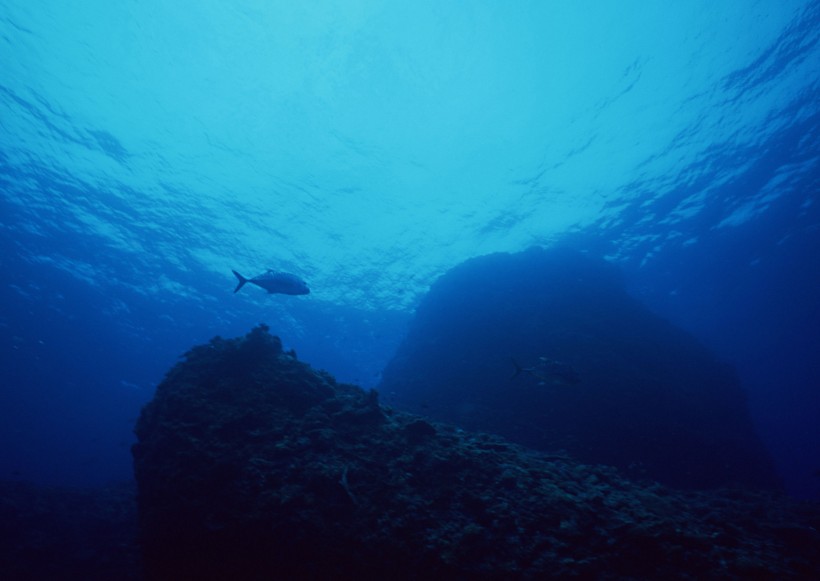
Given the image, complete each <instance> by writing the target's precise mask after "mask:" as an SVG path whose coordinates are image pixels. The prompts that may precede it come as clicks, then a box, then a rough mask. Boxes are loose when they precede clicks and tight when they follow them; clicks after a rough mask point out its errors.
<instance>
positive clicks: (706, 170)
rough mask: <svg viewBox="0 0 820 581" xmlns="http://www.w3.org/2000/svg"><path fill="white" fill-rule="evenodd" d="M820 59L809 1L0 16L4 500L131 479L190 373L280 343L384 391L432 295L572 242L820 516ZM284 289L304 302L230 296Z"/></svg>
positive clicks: (41, 5)
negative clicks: (178, 363) (819, 476)
mask: <svg viewBox="0 0 820 581" xmlns="http://www.w3.org/2000/svg"><path fill="white" fill-rule="evenodd" d="M819 38H820V5H818V3H817V2H806V1H796V0H781V1H778V2H773V1H759V2H752V1H748V2H746V1H727V2H718V3H716V2H701V1H691V0H687V1H681V2H675V3H664V2H637V1H632V2H593V1H579V2H572V3H569V2H549V1H539V2H519V3H509V2H494V1H486V2H469V3H467V2H424V1H422V2H412V3H407V2H384V3H383V2H365V1H361V2H353V1H342V2H270V1H257V2H252V1H238V2H213V1H197V2H191V1H188V2H159V1H156V0H154V1H146V2H134V1H130V2H115V3H112V2H102V1H99V0H93V1H92V0H89V1H87V2H82V3H79V4H77V3H66V2H55V1H42V2H22V1H21V2H11V1H3V2H0V71H1V72H0V184H2V190H1V191H2V196H1V197H0V243H1V244H2V253H3V254H2V256H3V265H4V269H3V281H2V282H3V285H2V286H3V290H2V296H3V304H4V309H3V313H2V314H1V315H0V325H1V326H2V327H1V328H2V332H3V334H4V335H5V339H4V351H5V355H4V357H5V361H6V364H7V367H6V368H7V369H8V370H9V371H8V373H9V376H8V378H7V381H5V382H4V384H5V387H3V388H2V389H3V390H4V391H5V392H6V393H5V394H4V396H3V401H4V402H5V404H6V405H5V406H4V409H5V410H6V411H4V412H0V414H7V416H8V417H7V418H6V420H4V422H5V426H6V427H4V428H2V430H3V431H4V433H3V434H2V435H3V439H4V441H5V442H7V444H6V446H7V447H8V448H9V450H10V451H9V454H10V456H7V457H10V458H11V460H10V461H9V462H8V466H7V469H6V470H5V472H3V473H0V476H2V475H3V474H5V475H6V476H9V475H11V476H15V477H21V478H31V479H35V480H44V481H55V482H64V481H65V482H86V481H96V480H104V479H106V478H110V477H116V476H120V475H122V474H127V473H128V470H129V468H128V466H129V459H128V456H127V442H128V441H129V438H130V435H129V431H130V424H129V421H130V420H131V419H133V417H134V416H135V414H136V412H135V410H136V409H138V406H139V404H141V403H142V402H144V401H145V400H146V399H147V398H149V397H150V394H151V390H152V385H153V384H155V382H156V381H157V380H158V379H159V377H161V374H162V372H163V371H164V370H165V369H167V367H168V366H169V365H170V363H171V362H173V360H174V357H176V355H177V354H179V353H180V352H182V351H184V350H185V349H187V348H188V347H189V346H190V345H191V343H192V342H194V341H200V340H203V339H205V338H208V337H210V336H212V335H215V334H222V335H226V336H228V335H233V334H238V333H241V332H244V331H246V330H247V329H248V328H249V326H250V325H251V324H254V323H256V322H258V321H260V320H265V321H266V322H268V323H269V324H271V326H272V328H273V330H274V331H275V332H277V333H279V334H280V335H282V337H283V340H284V341H285V343H286V345H291V346H294V347H295V348H296V349H297V350H298V351H299V353H300V356H301V357H302V358H304V359H306V360H308V361H311V362H314V363H316V364H317V365H318V366H320V367H322V366H323V367H326V368H328V369H329V370H330V371H331V372H333V373H336V374H338V375H339V376H340V377H342V378H343V379H346V380H349V381H357V382H359V383H362V384H364V385H374V384H376V383H377V382H378V373H379V370H380V369H381V368H382V367H383V365H384V363H385V361H386V360H387V359H388V358H389V356H390V354H391V353H392V350H393V349H394V348H395V345H396V344H397V342H398V340H399V339H400V337H401V335H402V333H403V330H404V325H405V323H406V320H407V318H408V317H409V316H410V314H411V313H412V310H413V308H414V306H415V305H416V304H417V303H418V301H419V299H420V297H421V296H422V295H423V294H424V292H425V291H426V290H427V288H428V287H429V285H430V284H431V282H433V281H434V280H435V279H436V278H437V277H438V276H439V275H441V274H442V273H444V272H446V271H447V270H448V269H449V268H451V267H453V266H454V265H456V264H458V263H460V262H462V261H463V260H465V259H468V258H470V257H474V256H478V255H482V254H486V253H490V252H498V251H518V250H522V249H525V248H527V247H529V246H532V245H546V246H549V245H552V244H556V243H562V244H569V245H573V246H576V247H578V248H582V249H585V250H589V251H591V252H594V253H597V254H601V255H603V256H606V257H607V258H608V259H610V260H612V261H613V262H615V263H617V264H618V265H619V266H620V267H621V268H622V269H623V270H624V272H625V274H626V278H627V281H628V284H629V285H630V288H631V290H632V292H633V294H635V295H636V296H639V297H640V298H642V300H644V301H645V302H646V303H647V304H648V305H650V306H651V307H652V308H653V309H655V310H656V311H657V312H660V313H661V314H663V315H664V316H667V317H669V318H670V319H672V320H673V321H675V322H676V323H678V324H680V325H682V326H684V327H686V328H687V329H689V330H691V331H692V332H694V333H695V334H696V335H698V336H699V337H700V338H701V339H702V340H703V341H704V342H706V343H707V344H708V345H710V346H711V347H712V348H713V349H716V350H717V351H718V352H719V354H720V355H721V356H722V357H723V358H725V359H727V360H729V361H730V362H732V363H734V364H735V365H736V366H738V369H739V373H740V375H741V377H742V378H743V379H744V382H745V384H746V385H747V389H748V390H749V393H750V405H751V406H752V410H753V414H754V415H755V417H756V419H757V421H758V423H759V426H760V430H761V433H762V434H763V436H764V439H765V440H766V441H767V443H768V444H769V446H770V448H771V449H772V450H773V451H774V452H775V455H776V456H777V458H778V462H779V466H780V468H781V472H782V474H783V475H784V477H785V478H786V479H787V481H788V483H789V485H790V487H791V490H792V491H794V492H795V493H796V494H799V495H803V496H811V495H814V494H817V493H818V492H820V484H818V482H817V481H816V479H815V480H812V477H811V476H810V473H811V471H813V470H816V469H818V468H820V465H818V464H817V462H818V460H817V458H816V452H814V450H816V449H818V447H820V430H818V427H817V422H816V417H817V414H818V413H820V403H818V396H817V393H816V392H817V386H818V385H820V372H819V371H818V369H817V365H816V363H813V361H814V359H816V351H815V347H816V346H818V345H820V340H818V333H819V332H818V328H820V307H818V299H817V298H816V294H817V289H818V288H820V285H818V283H820V275H818V271H820V268H818V262H817V252H816V251H817V250H818V249H819V248H820V244H818V225H820V219H819V218H818V207H817V202H818V190H819V188H818V186H819V185H820V178H819V177H818V176H820V172H819V171H818V151H820V147H818V127H820V117H818V103H820V100H819V99H818V97H819V96H820V95H819V93H820V90H819V89H820V84H819V83H818V79H819V75H820V45H818V39H819ZM267 268H274V269H277V270H284V271H287V272H292V273H294V274H296V275H297V276H300V277H301V278H304V279H305V280H306V281H308V283H309V285H310V287H311V294H310V295H308V296H304V297H282V296H267V295H265V294H264V293H263V292H262V291H259V292H256V293H254V292H245V290H243V292H242V293H240V294H237V295H233V294H232V292H231V291H232V289H233V286H234V282H235V281H234V278H233V275H232V274H231V269H237V270H238V271H240V272H242V273H243V274H246V275H249V276H250V275H254V274H258V273H261V272H263V271H264V270H265V269H267ZM253 290H257V291H258V290H259V289H248V291H253ZM63 399H65V400H66V401H68V402H70V403H68V404H63V403H61V402H63ZM66 405H67V406H68V407H67V408H66V407H65V406H66ZM112 434H115V436H114V437H113V438H112ZM109 441H116V442H118V444H117V445H113V444H111V445H110V444H109V443H108V442H109ZM67 442H73V443H74V444H75V445H74V446H70V445H69V444H68V443H67ZM101 442H102V443H101ZM78 448H79V450H80V451H77V449H78ZM88 458H92V460H90V461H89V462H90V463H89V464H86V466H87V468H86V469H80V468H78V465H79V464H80V463H81V462H85V461H86V460H88ZM112 467H113V468H112Z"/></svg>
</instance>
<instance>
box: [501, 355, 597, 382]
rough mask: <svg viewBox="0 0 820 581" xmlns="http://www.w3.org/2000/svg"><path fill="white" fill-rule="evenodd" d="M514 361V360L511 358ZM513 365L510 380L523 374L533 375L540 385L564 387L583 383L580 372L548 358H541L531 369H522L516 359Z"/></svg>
mask: <svg viewBox="0 0 820 581" xmlns="http://www.w3.org/2000/svg"><path fill="white" fill-rule="evenodd" d="M511 359H512V358H511ZM512 364H513V366H514V367H515V369H514V370H513V374H512V375H511V376H510V379H515V378H516V377H518V376H519V375H521V373H526V374H527V375H531V376H532V377H534V378H535V379H536V380H538V385H546V384H548V383H549V384H563V385H578V384H579V383H581V376H580V375H579V374H578V371H577V370H576V369H575V368H574V367H573V366H572V365H570V364H569V363H563V362H561V361H555V360H554V359H547V358H546V357H539V358H538V363H536V364H535V365H533V366H531V367H521V366H520V365H519V364H518V362H517V361H516V360H515V359H512Z"/></svg>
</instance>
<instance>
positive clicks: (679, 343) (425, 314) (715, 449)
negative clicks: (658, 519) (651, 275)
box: [379, 248, 780, 490]
mask: <svg viewBox="0 0 820 581" xmlns="http://www.w3.org/2000/svg"><path fill="white" fill-rule="evenodd" d="M556 366H561V367H556ZM518 367H520V368H528V369H530V370H531V372H530V373H520V372H517V371H516V368H518ZM551 369H552V371H551ZM555 369H559V370H560V369H564V370H565V371H564V373H563V374H557V373H556V372H555ZM570 372H571V373H570ZM562 375H563V377H562ZM379 390H380V391H381V392H382V393H383V394H386V398H387V399H388V401H391V402H394V405H396V407H400V408H403V409H408V410H411V411H419V410H421V409H423V410H424V413H425V415H429V416H431V417H433V418H435V419H437V420H440V421H445V422H449V423H453V424H456V425H459V426H461V427H463V428H465V429H470V430H480V431H486V432H490V433H495V434H499V435H502V436H504V437H505V438H508V439H510V440H512V441H514V442H517V443H520V444H523V445H525V446H528V447H532V448H535V449H539V450H547V451H556V450H562V451H565V452H567V453H569V454H571V455H572V456H573V457H576V458H579V459H581V460H583V461H585V462H592V463H601V464H610V465H612V466H616V467H618V468H620V469H621V470H624V471H627V473H628V474H629V475H630V476H632V477H634V478H649V479H652V480H657V481H659V482H662V483H664V484H667V485H669V486H674V487H680V488H690V489H707V488H715V487H721V486H738V485H739V486H746V487H754V488H763V489H772V490H777V489H779V487H780V483H779V480H778V478H777V476H776V473H775V470H774V467H773V464H772V462H771V459H770V458H769V455H768V453H767V452H766V450H765V448H764V447H763V445H762V443H761V441H760V439H759V438H758V436H757V434H756V432H755V429H754V426H753V424H752V422H751V419H750V417H749V414H748V410H747V406H746V400H745V395H744V393H743V390H742V387H741V385H740V383H739V380H738V379H737V376H736V374H735V373H734V370H733V369H732V368H731V367H729V366H728V365H725V364H723V363H721V362H719V361H717V360H716V358H715V357H714V356H713V355H712V354H711V353H710V352H709V351H708V350H707V349H706V348H705V347H704V346H703V345H702V344H700V343H699V342H698V341H697V340H695V339H694V338H693V337H692V336H691V335H690V334H688V333H686V332H685V331H683V330H681V329H679V328H676V327H675V326H673V325H672V324H670V323H669V322H667V321H665V320H664V319H662V318H660V317H658V316H656V315H654V314H653V313H651V312H650V311H648V310H647V309H646V308H645V307H643V306H642V305H641V304H640V303H639V302H638V301H636V300H635V299H633V298H632V297H630V296H629V295H628V294H627V292H626V291H625V289H624V285H623V283H622V281H621V279H620V276H619V273H618V271H617V270H616V269H615V268H614V267H613V266H611V265H609V264H607V263H606V262H604V261H603V260H598V259H593V258H590V257H587V256H585V255H583V254H581V253H579V252H575V251H570V250H565V249H549V250H544V249H541V248H533V249H530V250H528V251H526V252H521V253H518V254H505V253H500V254H492V255H488V256H483V257H479V258H475V259H472V260H468V261H466V262H464V263H462V264H460V265H459V266H457V267H455V268H453V269H452V270H450V271H449V272H447V273H446V274H444V275H443V276H442V277H441V278H440V279H439V280H438V281H436V283H435V284H434V285H433V286H432V288H431V289H430V292H429V293H428V295H427V296H426V297H425V298H424V299H423V301H422V302H421V304H420V306H419V308H418V309H417V312H416V316H415V318H414V319H413V321H412V322H411V327H410V330H409V333H408V335H407V337H406V339H405V340H404V342H403V343H402V345H401V346H400V347H399V349H398V351H397V353H396V355H395V356H394V358H393V359H392V361H391V362H390V363H389V364H388V366H387V368H386V369H385V372H384V376H383V380H382V383H381V384H380V386H379Z"/></svg>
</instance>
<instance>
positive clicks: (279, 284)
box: [231, 270, 310, 295]
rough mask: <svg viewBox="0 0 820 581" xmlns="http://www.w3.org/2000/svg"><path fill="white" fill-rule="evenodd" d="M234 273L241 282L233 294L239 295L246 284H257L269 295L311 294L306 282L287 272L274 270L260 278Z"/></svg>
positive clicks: (261, 275)
mask: <svg viewBox="0 0 820 581" xmlns="http://www.w3.org/2000/svg"><path fill="white" fill-rule="evenodd" d="M231 272H233V273H234V275H235V276H236V278H237V279H238V280H239V283H238V284H237V285H236V288H235V289H234V291H233V292H235V293H238V292H239V289H241V288H242V287H243V286H245V284H246V283H251V284H255V285H256V286H258V287H262V288H263V289H265V290H266V291H268V294H273V293H276V294H283V295H306V294H310V289H309V288H308V285H307V283H306V282H305V281H303V280H302V279H301V278H299V277H298V276H296V275H295V274H289V273H287V272H276V271H274V270H269V271H267V272H266V273H264V274H260V275H259V276H255V277H253V278H245V277H244V276H242V275H241V274H239V273H238V272H236V271H235V270H233V271H231Z"/></svg>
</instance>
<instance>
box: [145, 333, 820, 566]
mask: <svg viewBox="0 0 820 581" xmlns="http://www.w3.org/2000/svg"><path fill="white" fill-rule="evenodd" d="M136 433H137V438H138V442H137V444H135V446H134V448H133V453H134V467H135V474H136V479H137V485H138V509H139V522H140V531H141V532H140V541H141V544H142V549H143V556H144V568H145V571H146V575H147V578H148V579H152V580H179V579H225V580H228V579H242V580H254V579H398V580H405V579H425V580H429V579H477V580H489V579H504V580H510V579H513V580H514V579H547V578H555V579H602V580H622V579H700V580H703V579H721V580H724V579H744V580H746V579H777V580H784V579H810V578H816V576H817V574H818V572H820V536H818V533H817V527H818V526H819V525H820V513H818V510H817V508H816V506H814V505H804V504H796V503H793V502H791V501H788V500H785V499H778V498H775V497H774V496H771V495H770V494H768V493H762V492H741V491H724V492H722V493H717V492H708V493H707V492H688V493H687V492H676V491H672V490H669V489H666V488H664V487H662V486H660V485H657V484H635V483H632V482H630V481H628V480H626V479H624V478H623V477H622V476H620V475H619V474H618V472H616V470H615V469H613V468H611V467H602V466H593V465H586V464H581V463H579V462H576V461H574V460H572V459H570V458H567V457H563V456H547V455H543V454H538V453H535V452H532V451H529V450H526V449H524V448H520V447H517V446H516V445H513V444H510V443H508V442H506V441H504V440H502V439H501V438H499V437H497V436H491V435H485V434H477V433H476V434H470V433H466V432H463V431H461V430H460V429H457V428H454V427H450V426H447V425H443V424H439V423H436V422H434V421H431V420H428V419H424V418H422V417H418V416H414V415H409V414H405V413H400V412H397V411H394V410H392V409H390V408H388V407H385V406H383V405H381V404H380V403H379V400H378V395H377V393H376V392H375V391H369V392H366V391H364V390H362V389H360V388H358V387H356V386H352V385H345V384H340V383H337V382H336V381H334V379H333V378H332V377H331V376H330V375H328V374H327V373H324V372H322V371H316V370H314V369H312V368H311V367H310V366H309V365H307V364H305V363H302V362H299V361H297V360H296V358H295V354H293V353H286V352H284V351H283V350H282V346H281V342H280V341H279V339H278V338H276V337H274V336H272V335H270V334H269V332H268V329H267V328H266V327H264V326H259V327H257V328H255V329H254V330H252V331H251V332H250V333H249V334H248V335H247V336H245V337H241V338H237V339H231V340H226V339H221V338H218V337H217V338H215V339H213V340H212V341H211V342H210V343H208V344H206V345H202V346H198V347H195V348H194V349H192V350H191V351H189V352H188V353H187V354H186V356H185V359H184V360H183V361H181V362H180V363H178V364H177V365H176V366H175V367H174V368H173V369H171V370H170V371H169V373H168V374H167V376H166V378H165V379H164V381H163V382H162V383H161V384H160V385H159V387H158V389H157V392H156V396H155V397H154V399H153V400H152V401H151V402H150V403H149V404H148V405H147V406H146V407H145V408H144V410H143V412H142V415H141V416H140V419H139V421H138V424H137V427H136Z"/></svg>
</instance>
